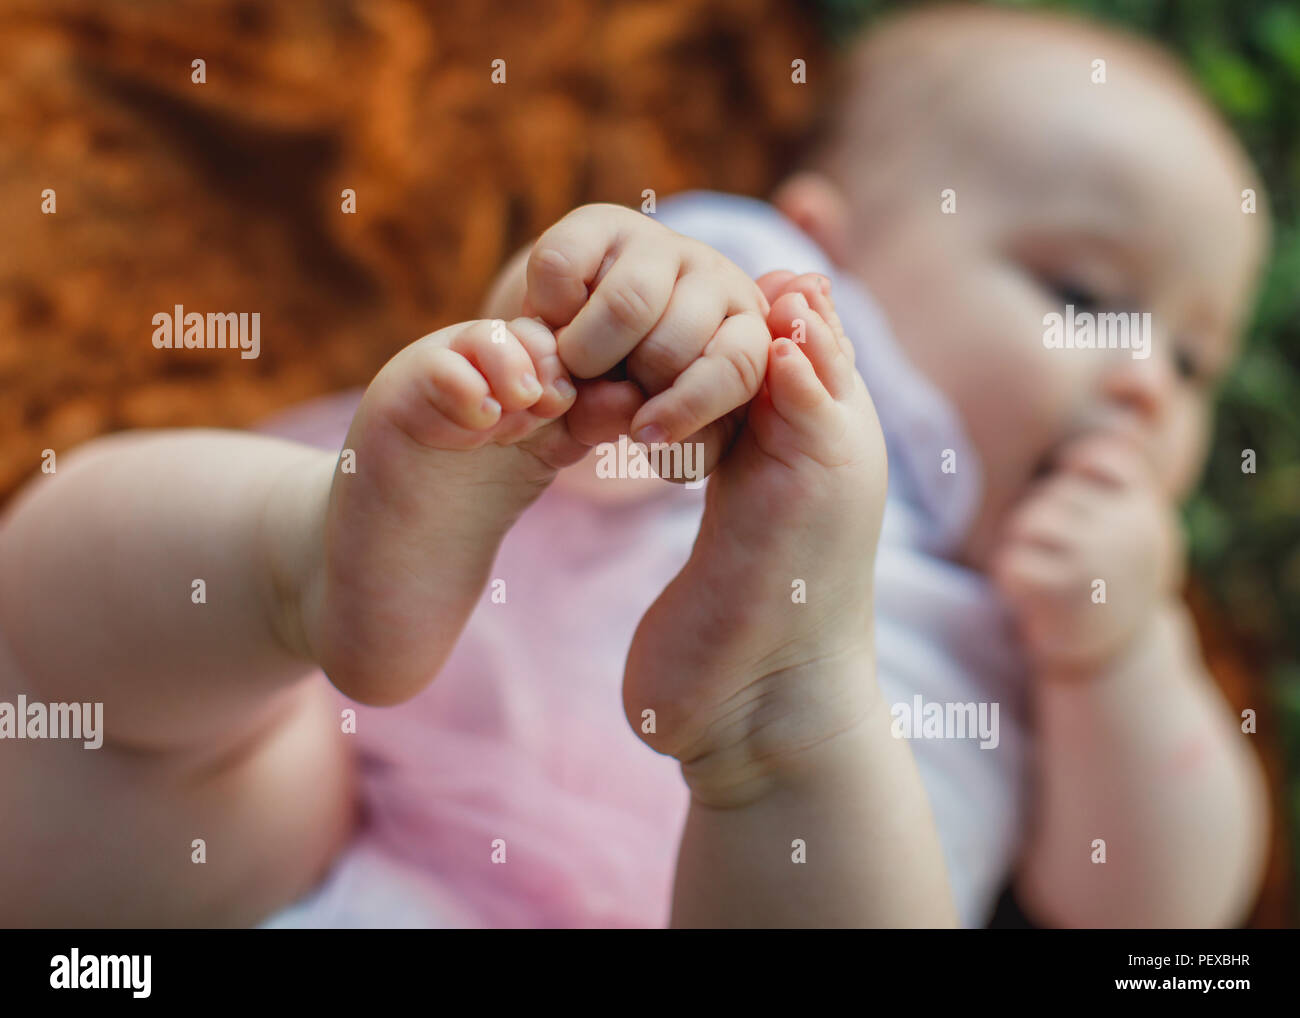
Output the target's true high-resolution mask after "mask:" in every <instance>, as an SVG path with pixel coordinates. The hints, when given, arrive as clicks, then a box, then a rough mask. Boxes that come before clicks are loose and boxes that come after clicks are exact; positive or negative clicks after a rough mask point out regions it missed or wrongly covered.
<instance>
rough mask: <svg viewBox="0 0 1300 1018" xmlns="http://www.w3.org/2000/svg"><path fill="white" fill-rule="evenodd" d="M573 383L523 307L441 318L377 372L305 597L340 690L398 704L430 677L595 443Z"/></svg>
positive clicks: (317, 654)
mask: <svg viewBox="0 0 1300 1018" xmlns="http://www.w3.org/2000/svg"><path fill="white" fill-rule="evenodd" d="M574 395H575V391H574V386H573V383H572V381H571V380H570V379H569V376H568V373H567V372H566V371H565V369H564V366H563V365H562V364H561V362H560V359H559V356H558V355H557V353H556V343H555V337H554V335H553V334H552V333H551V331H550V330H549V329H548V328H547V327H546V326H545V325H542V324H541V323H540V322H539V321H537V320H535V319H530V318H517V319H515V320H514V321H511V322H509V323H506V322H501V321H497V322H492V321H477V322H469V323H462V324H460V325H453V326H451V327H449V328H446V329H442V330H440V331H438V332H435V333H433V334H431V335H429V336H425V337H424V338H423V339H420V340H418V341H416V342H415V343H412V344H411V345H410V346H408V347H406V348H405V349H404V350H402V351H401V352H400V353H398V354H397V355H396V356H395V357H394V358H393V359H392V360H390V361H389V362H388V363H387V364H386V365H385V366H384V367H383V368H382V369H381V370H380V372H379V374H378V375H376V376H375V379H374V381H373V382H372V383H371V384H370V387H369V388H368V389H367V390H366V393H365V396H364V397H363V398H362V401H361V405H360V407H359V408H358V410H357V413H356V416H355V417H354V418H353V419H352V426H351V428H350V429H349V431H348V437H347V440H346V442H345V444H344V454H343V456H342V457H340V462H339V464H338V467H337V468H336V469H335V471H334V473H333V478H332V483H331V486H330V490H329V497H328V509H327V510H326V512H325V514H324V518H323V524H322V529H323V546H324V556H323V560H322V562H321V564H320V567H319V569H317V570H316V572H315V575H314V576H313V577H312V578H311V580H310V581H309V583H308V585H307V589H306V592H305V594H304V597H303V604H302V614H303V629H304V638H305V641H306V643H307V645H308V647H309V649H310V651H311V652H312V654H313V656H314V658H315V660H316V661H318V662H319V663H320V665H321V667H322V668H323V669H324V670H325V672H326V674H327V675H329V677H330V679H331V681H332V682H333V683H334V684H335V685H336V686H337V687H338V688H339V689H340V690H342V691H343V692H344V693H346V694H347V695H348V696H350V697H352V698H354V699H356V700H360V701H362V702H364V703H371V704H389V703H396V702H399V701H401V700H404V699H407V698H409V697H410V696H413V695H414V694H415V693H417V692H418V691H419V690H420V689H421V688H422V687H423V686H424V685H425V684H427V683H428V682H429V680H430V679H432V678H433V676H434V675H435V673H436V672H437V670H438V669H439V667H441V665H442V662H443V661H444V660H445V658H446V656H447V654H448V653H449V652H450V651H451V648H452V646H453V644H454V643H455V641H456V639H457V637H458V636H459V635H460V631H461V629H462V628H463V626H464V624H465V622H466V620H467V619H468V617H469V614H470V612H471V610H472V609H473V607H474V604H475V602H476V601H477V599H478V598H479V597H480V596H481V594H482V591H483V588H484V586H485V585H486V583H487V580H488V574H489V570H490V568H491V565H492V561H493V559H494V558H495V556H496V553H497V548H498V546H499V544H500V542H501V539H502V537H504V535H505V533H506V531H507V530H508V529H509V528H510V526H511V524H513V523H514V521H515V520H516V519H517V518H518V517H519V515H520V513H522V512H523V511H524V509H525V508H527V507H528V505H529V504H530V503H531V502H532V501H533V500H534V499H536V498H537V496H538V495H540V494H541V492H542V491H543V490H544V489H545V487H546V485H547V484H548V483H549V482H550V481H551V479H552V478H553V477H554V476H555V473H556V471H557V470H558V469H559V468H561V467H564V466H567V465H569V464H570V463H573V462H576V461H577V460H579V459H581V458H582V456H583V455H585V454H586V452H587V448H586V446H584V445H582V444H580V443H578V442H576V441H575V440H574V439H573V438H572V437H570V436H569V434H568V432H567V429H566V427H565V423H564V420H563V419H562V415H563V414H564V412H565V411H566V410H567V409H568V408H569V407H570V406H571V405H572V403H573V399H574ZM349 453H350V454H351V457H352V458H353V460H352V462H351V463H349V458H350V457H349ZM349 467H352V468H354V472H348V471H349Z"/></svg>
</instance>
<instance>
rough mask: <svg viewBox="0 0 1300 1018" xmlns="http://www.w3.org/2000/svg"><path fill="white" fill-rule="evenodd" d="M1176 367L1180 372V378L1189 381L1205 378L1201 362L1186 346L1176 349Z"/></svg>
mask: <svg viewBox="0 0 1300 1018" xmlns="http://www.w3.org/2000/svg"><path fill="white" fill-rule="evenodd" d="M1174 369H1175V370H1176V371H1177V372H1178V377H1179V378H1182V379H1184V380H1186V381H1188V382H1196V381H1201V380H1203V374H1202V368H1201V362H1200V361H1199V360H1198V359H1197V357H1196V355H1195V354H1194V353H1192V352H1191V351H1190V350H1188V349H1186V348H1185V347H1178V348H1177V349H1176V350H1174Z"/></svg>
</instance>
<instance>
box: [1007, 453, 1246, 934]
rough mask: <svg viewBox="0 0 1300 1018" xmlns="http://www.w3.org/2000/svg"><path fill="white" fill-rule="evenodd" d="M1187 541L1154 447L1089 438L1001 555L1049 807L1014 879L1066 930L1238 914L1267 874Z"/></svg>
mask: <svg viewBox="0 0 1300 1018" xmlns="http://www.w3.org/2000/svg"><path fill="white" fill-rule="evenodd" d="M1180 543H1181V542H1180V538H1179V536H1178V531H1177V521H1176V519H1175V518H1174V514H1173V512H1172V510H1171V509H1170V508H1169V507H1168V506H1167V505H1166V504H1165V503H1164V501H1163V498H1162V496H1160V495H1159V494H1158V493H1156V492H1155V490H1154V488H1153V486H1152V484H1151V483H1150V480H1149V476H1148V474H1147V472H1146V468H1145V465H1144V464H1143V463H1142V462H1141V460H1139V459H1138V458H1137V457H1136V456H1135V455H1134V454H1133V453H1132V452H1131V451H1130V450H1129V449H1128V448H1127V447H1125V446H1123V445H1120V444H1117V443H1116V442H1114V441H1110V440H1105V439H1100V440H1088V441H1086V442H1080V443H1078V444H1076V445H1075V446H1074V447H1072V448H1071V449H1069V450H1067V451H1066V453H1065V454H1064V455H1063V457H1062V463H1061V470H1060V471H1059V473H1058V474H1057V475H1056V476H1054V477H1053V478H1051V479H1049V480H1048V481H1046V482H1045V483H1044V484H1043V486H1042V489H1041V490H1040V492H1039V493H1038V494H1037V495H1036V496H1034V497H1032V498H1031V499H1029V500H1028V501H1027V503H1026V505H1025V506H1024V507H1023V509H1022V510H1021V511H1020V513H1019V514H1018V515H1017V517H1016V518H1015V519H1014V520H1013V521H1012V523H1011V525H1010V527H1009V531H1008V539H1007V541H1006V543H1005V545H1004V547H1003V550H1002V553H1001V556H1000V558H999V559H998V561H997V563H996V564H995V568H994V571H993V572H994V577H995V580H996V581H997V582H998V584H999V585H1000V586H1001V587H1002V589H1003V591H1004V593H1005V594H1006V595H1007V597H1008V599H1009V601H1010V603H1011V604H1012V606H1013V608H1014V609H1015V610H1016V613H1017V615H1018V618H1019V621H1020V625H1021V629H1022V635H1023V636H1024V639H1025V643H1026V649H1027V650H1028V652H1029V655H1030V657H1031V660H1032V661H1033V664H1034V667H1035V671H1036V674H1035V675H1034V676H1033V681H1032V694H1033V697H1034V700H1035V709H1036V710H1035V712H1036V717H1035V722H1036V727H1037V743H1038V750H1037V755H1038V761H1039V762H1038V767H1037V769H1036V785H1037V787H1036V792H1035V805H1036V815H1035V816H1034V817H1033V818H1032V830H1031V835H1030V840H1029V844H1028V848H1027V852H1026V855H1025V858H1024V859H1023V860H1022V864H1021V867H1020V872H1019V874H1018V885H1017V889H1018V892H1019V894H1020V897H1021V899H1022V901H1023V903H1024V905H1025V907H1026V909H1027V910H1028V911H1029V912H1030V913H1031V914H1032V915H1036V916H1038V917H1039V918H1040V919H1042V920H1045V921H1047V922H1049V923H1052V924H1054V925H1061V926H1190V927H1204V926H1223V925H1231V924H1233V923H1237V922H1239V921H1241V919H1242V918H1243V917H1244V915H1245V912H1246V910H1247V909H1248V908H1249V907H1250V905H1251V903H1252V901H1253V897H1254V894H1255V892H1256V889H1257V887H1258V881H1259V878H1260V875H1261V869H1262V862H1263V849H1264V844H1265V837H1266V831H1267V810H1266V803H1265V790H1264V783H1263V776H1262V773H1261V771H1260V767H1259V763H1258V761H1257V759H1256V758H1255V756H1254V753H1253V751H1252V749H1251V748H1250V746H1249V744H1248V740H1249V736H1247V735H1245V734H1243V733H1242V732H1241V730H1240V727H1239V720H1238V719H1236V718H1234V716H1233V714H1232V712H1231V710H1230V709H1229V708H1228V705H1227V703H1226V702H1225V701H1224V699H1223V697H1222V696H1221V695H1220V694H1219V692H1218V690H1217V689H1216V688H1215V686H1214V684H1213V682H1212V681H1211V680H1210V678H1209V676H1208V675H1207V674H1206V671H1205V667H1204V665H1203V664H1202V662H1201V660H1200V656H1199V654H1198V651H1197V647H1196V639H1195V635H1194V631H1193V629H1192V626H1191V622H1190V620H1189V618H1188V615H1187V611H1186V609H1185V608H1184V607H1183V606H1182V605H1181V603H1180V602H1179V601H1178V599H1177V597H1176V594H1175V590H1176V587H1177V584H1178V578H1179V575H1180V573H1181V565H1180V560H1181V550H1180V547H1179V545H1180ZM1097 580H1104V581H1105V582H1106V588H1105V598H1104V600H1103V599H1102V598H1101V596H1100V591H1101V589H1102V588H1100V587H1099V586H1097V584H1096V581H1097ZM1098 842H1104V853H1105V854H1104V858H1105V862H1101V861H1100V859H1101V858H1102V856H1101V854H1100V853H1101V851H1102V847H1101V845H1100V844H1098Z"/></svg>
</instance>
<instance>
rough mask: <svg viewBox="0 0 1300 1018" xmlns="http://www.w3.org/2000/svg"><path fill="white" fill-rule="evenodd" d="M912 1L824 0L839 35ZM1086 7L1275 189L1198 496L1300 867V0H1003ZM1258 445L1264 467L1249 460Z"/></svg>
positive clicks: (1204, 535)
mask: <svg viewBox="0 0 1300 1018" xmlns="http://www.w3.org/2000/svg"><path fill="white" fill-rule="evenodd" d="M905 6H913V5H908V4H903V3H898V2H891V0H822V3H821V7H822V11H823V14H824V17H825V24H826V29H827V31H828V33H829V34H830V36H831V38H832V39H835V40H836V41H843V40H846V39H847V38H849V37H850V36H851V35H852V33H853V32H854V31H855V30H856V29H857V28H858V27H861V26H862V25H864V24H866V23H868V22H869V21H870V19H871V18H872V17H874V16H875V15H877V14H880V13H883V12H885V11H891V10H895V9H898V8H900V7H905ZM1001 6H1009V7H1023V8H1048V9H1060V10H1069V11H1074V12H1076V13H1079V14H1084V15H1090V16H1092V17H1095V18H1097V19H1099V20H1101V21H1105V22H1108V23H1112V24H1119V25H1123V26H1127V27H1128V28H1130V29H1133V30H1136V31H1138V32H1140V33H1143V34H1145V35H1149V36H1151V37H1153V38H1155V39H1158V40H1160V41H1161V42H1163V43H1164V44H1165V45H1166V46H1168V47H1169V48H1170V49H1171V50H1173V51H1174V52H1175V53H1176V54H1177V55H1179V56H1180V57H1181V58H1182V60H1183V62H1184V63H1185V65H1186V66H1187V67H1188V68H1189V69H1190V70H1191V72H1192V74H1193V76H1194V77H1195V78H1196V80H1197V81H1199V82H1200V84H1201V87H1202V88H1203V89H1204V91H1205V92H1206V94H1207V95H1208V96H1209V97H1210V98H1211V100H1212V101H1213V102H1214V103H1215V105H1217V106H1218V108H1219V109H1220V110H1221V111H1222V113H1223V114H1224V116H1225V117H1226V118H1227V120H1228V122H1229V123H1230V124H1231V125H1232V127H1233V128H1234V130H1235V131H1236V133H1237V135H1238V136H1239V137H1240V138H1241V139H1242V141H1243V143H1244V144H1245V146H1246V148H1247V149H1248V150H1249V152H1250V154H1251V156H1252V158H1253V159H1254V161H1255V164H1256V166H1257V167H1258V168H1259V170H1260V172H1261V174H1262V176H1263V178H1264V182H1265V186H1266V188H1267V190H1268V197H1269V202H1270V203H1271V205H1272V210H1273V214H1274V249H1273V255H1272V259H1271V263H1270V265H1269V269H1268V272H1267V278H1266V280H1265V282H1264V285H1263V288H1262V291H1261V293H1260V297H1259V301H1258V305H1257V308H1256V314H1255V318H1254V321H1253V323H1252V325H1251V327H1250V329H1249V332H1248V334H1247V336H1246V337H1245V344H1244V348H1243V353H1242V356H1241V359H1240V361H1239V362H1238V364H1237V366H1236V369H1235V371H1234V372H1233V374H1232V376H1231V377H1230V378H1229V379H1228V380H1227V382H1226V383H1225V385H1224V387H1223V389H1222V392H1221V393H1220V398H1219V404H1218V417H1217V427H1216V431H1215V439H1214V446H1213V450H1212V453H1211V456H1210V461H1209V465H1208V467H1207V469H1206V473H1205V478H1204V482H1203V483H1202V485H1201V487H1200V490H1198V491H1197V493H1196V495H1195V496H1194V497H1193V498H1192V499H1191V501H1190V502H1189V504H1188V506H1187V509H1186V519H1187V524H1188V530H1189V536H1190V545H1191V555H1192V564H1193V568H1194V570H1195V572H1196V574H1197V576H1198V577H1199V578H1200V579H1201V580H1203V581H1204V582H1205V583H1206V584H1208V586H1209V587H1210V589H1211V591H1212V593H1213V594H1214V595H1215V597H1216V599H1217V602H1218V604H1219V606H1220V608H1221V610H1222V612H1223V613H1224V617H1225V618H1226V619H1227V620H1228V621H1229V622H1230V623H1231V624H1232V626H1233V627H1234V629H1235V630H1236V632H1237V633H1238V634H1239V635H1241V636H1242V637H1243V638H1245V639H1246V640H1247V641H1248V642H1249V644H1250V645H1251V646H1252V647H1253V648H1254V649H1256V650H1257V651H1258V652H1259V653H1260V654H1261V656H1262V657H1263V658H1264V659H1265V660H1268V661H1271V662H1272V665H1271V679H1272V692H1273V693H1274V697H1273V706H1274V707H1275V708H1277V709H1278V713H1279V714H1280V716H1281V727H1282V735H1283V741H1284V743H1285V744H1286V746H1287V747H1288V752H1289V754H1290V757H1291V759H1290V767H1291V780H1290V789H1289V792H1288V796H1287V801H1288V803H1289V805H1290V808H1291V810H1292V818H1293V828H1294V830H1295V835H1296V836H1295V838H1294V839H1293V841H1294V843H1295V844H1296V845H1297V846H1298V849H1297V857H1296V862H1297V867H1298V868H1300V665H1298V664H1296V662H1297V661H1298V660H1300V6H1298V5H1297V4H1296V2H1295V0H1004V2H1003V3H1002V4H1001ZM1246 449H1253V450H1254V451H1255V459H1256V471H1257V472H1256V473H1254V474H1249V473H1243V469H1242V457H1243V450H1246Z"/></svg>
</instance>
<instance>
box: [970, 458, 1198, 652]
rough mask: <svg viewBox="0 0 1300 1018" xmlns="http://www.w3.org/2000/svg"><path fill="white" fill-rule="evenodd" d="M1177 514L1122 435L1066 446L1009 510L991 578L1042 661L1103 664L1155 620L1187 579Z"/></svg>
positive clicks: (1026, 644)
mask: <svg viewBox="0 0 1300 1018" xmlns="http://www.w3.org/2000/svg"><path fill="white" fill-rule="evenodd" d="M1182 562H1183V547H1182V533H1181V530H1180V528H1179V525H1178V520H1177V516H1176V514H1175V512H1174V510H1173V507H1172V506H1170V505H1169V504H1168V503H1167V502H1166V501H1165V499H1164V498H1163V497H1162V496H1161V495H1160V493H1159V492H1158V490H1157V489H1156V487H1155V485H1154V483H1153V482H1152V480H1151V478H1150V470H1149V468H1148V467H1147V465H1146V464H1145V463H1144V462H1143V461H1142V460H1141V458H1140V457H1139V455H1138V454H1137V452H1136V451H1135V450H1133V449H1132V448H1130V447H1129V446H1128V445H1127V444H1125V443H1124V442H1122V441H1120V440H1118V439H1113V438H1108V437H1103V436H1095V437H1091V438H1085V439H1082V440H1080V441H1078V442H1075V443H1073V444H1071V445H1070V446H1068V447H1067V448H1066V449H1065V450H1064V451H1063V452H1062V454H1061V456H1060V457H1059V459H1058V463H1057V468H1056V469H1055V470H1054V471H1053V473H1052V474H1051V475H1050V476H1049V477H1048V478H1047V479H1046V480H1044V481H1043V482H1042V483H1041V484H1040V485H1039V486H1038V488H1037V489H1036V490H1035V491H1033V492H1032V493H1031V494H1030V495H1029V496H1028V497H1027V498H1026V499H1025V500H1024V501H1023V502H1022V503H1021V504H1020V506H1019V507H1018V508H1017V509H1016V510H1015V511H1014V512H1013V513H1012V515H1011V517H1010V519H1009V520H1008V523H1007V526H1006V529H1005V531H1004V536H1003V540H1002V543H1001V545H1000V547H999V549H998V551H997V553H996V554H995V556H994V559H993V562H992V566H991V568H990V571H989V572H990V578H991V579H992V580H993V583H994V585H995V586H996V587H997V588H998V590H999V591H1000V592H1001V593H1002V595H1003V597H1004V598H1005V599H1006V601H1007V604H1008V605H1009V606H1010V608H1011V611H1012V614H1013V616H1014V617H1015V620H1016V624H1017V627H1018V629H1019V633H1020V637H1021V640H1022V641H1023V645H1024V648H1025V651H1026V652H1027V654H1028V656H1029V658H1030V660H1031V662H1032V663H1033V664H1034V665H1036V666H1037V667H1038V668H1040V669H1044V668H1045V669H1049V670H1057V671H1062V670H1063V671H1070V672H1076V671H1088V670H1092V669H1095V668H1098V667H1101V666H1103V665H1104V664H1105V663H1106V662H1108V661H1110V660H1111V659H1113V658H1114V657H1115V656H1116V655H1118V654H1119V653H1121V652H1122V651H1123V650H1125V649H1126V648H1127V647H1128V646H1130V645H1131V644H1132V643H1133V642H1134V641H1135V640H1136V639H1137V638H1138V637H1139V636H1140V635H1141V634H1142V633H1143V632H1144V631H1145V629H1146V628H1147V627H1148V626H1149V624H1150V622H1151V620H1152V618H1153V616H1154V614H1155V610H1156V608H1157V606H1158V605H1159V604H1160V603H1161V601H1162V600H1163V599H1165V598H1167V597H1169V596H1170V595H1172V594H1173V593H1174V592H1175V591H1176V590H1177V587H1178V584H1179V583H1180V581H1181V578H1182Z"/></svg>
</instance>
